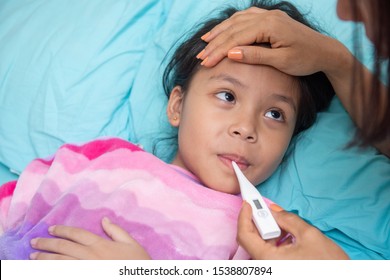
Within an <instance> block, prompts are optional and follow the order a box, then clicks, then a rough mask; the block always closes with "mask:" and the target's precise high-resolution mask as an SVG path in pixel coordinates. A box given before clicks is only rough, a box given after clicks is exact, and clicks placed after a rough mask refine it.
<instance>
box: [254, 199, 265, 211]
mask: <svg viewBox="0 0 390 280" xmlns="http://www.w3.org/2000/svg"><path fill="white" fill-rule="evenodd" d="M253 203H254V204H255V206H256V208H257V209H263V207H262V206H261V203H260V201H259V200H258V199H254V200H253Z"/></svg>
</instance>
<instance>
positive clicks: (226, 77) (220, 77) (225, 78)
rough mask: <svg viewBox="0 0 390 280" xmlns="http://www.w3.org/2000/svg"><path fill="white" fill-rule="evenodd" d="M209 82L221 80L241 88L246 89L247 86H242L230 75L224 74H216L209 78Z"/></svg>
mask: <svg viewBox="0 0 390 280" xmlns="http://www.w3.org/2000/svg"><path fill="white" fill-rule="evenodd" d="M210 80H223V81H227V82H229V83H231V84H233V85H235V86H237V87H242V88H246V87H247V86H246V85H244V84H243V83H241V81H240V80H238V79H236V78H234V77H232V76H231V75H229V74H226V73H221V74H218V75H213V76H211V77H210Z"/></svg>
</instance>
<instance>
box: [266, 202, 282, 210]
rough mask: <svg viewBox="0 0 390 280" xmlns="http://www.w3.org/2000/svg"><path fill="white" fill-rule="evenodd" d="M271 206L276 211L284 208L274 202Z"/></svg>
mask: <svg viewBox="0 0 390 280" xmlns="http://www.w3.org/2000/svg"><path fill="white" fill-rule="evenodd" d="M269 208H271V210H272V211H275V212H281V211H283V210H284V209H283V208H282V207H280V206H279V205H277V204H275V203H272V204H271V205H270V206H269Z"/></svg>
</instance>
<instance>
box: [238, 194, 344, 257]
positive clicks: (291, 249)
mask: <svg viewBox="0 0 390 280" xmlns="http://www.w3.org/2000/svg"><path fill="white" fill-rule="evenodd" d="M250 207H251V206H250V205H249V204H248V203H246V202H245V203H244V204H243V207H242V209H241V212H240V215H239V218H238V231H237V240H238V243H239V244H240V245H241V246H242V247H243V248H244V249H245V250H246V251H247V252H248V253H249V255H250V256H251V257H252V258H253V259H258V260H261V259H284V260H286V259H315V260H319V259H324V260H331V259H348V256H347V254H345V252H344V251H343V250H342V249H341V248H340V247H339V246H338V245H336V244H335V243H334V242H333V241H332V240H330V239H329V238H327V237H326V236H325V235H324V234H322V233H321V231H319V230H318V229H317V228H315V227H313V226H310V225H308V224H307V223H305V222H304V221H303V220H302V219H300V218H299V217H298V216H297V215H294V214H292V213H288V212H286V211H283V210H281V211H279V212H275V211H272V214H273V216H274V218H275V219H276V221H277V223H278V224H279V226H280V227H281V228H282V229H283V230H284V231H286V232H289V233H291V234H292V235H293V236H294V242H289V243H287V244H286V243H282V244H280V245H279V244H278V242H277V241H276V240H270V241H265V240H263V239H262V238H261V237H260V235H259V233H258V232H257V229H256V227H255V225H254V224H253V222H252V211H251V208H250Z"/></svg>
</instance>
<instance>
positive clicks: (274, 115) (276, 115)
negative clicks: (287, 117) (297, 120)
mask: <svg viewBox="0 0 390 280" xmlns="http://www.w3.org/2000/svg"><path fill="white" fill-rule="evenodd" d="M265 116H266V117H267V118H271V119H274V120H277V121H280V122H282V121H284V116H283V113H282V112H280V111H278V110H270V111H268V112H267V113H266V114H265Z"/></svg>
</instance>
